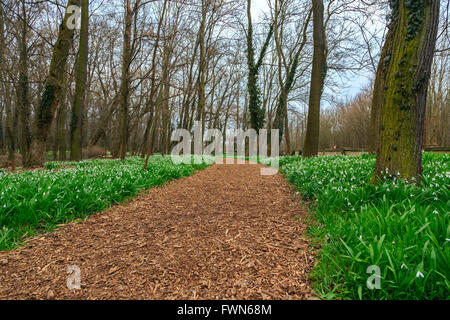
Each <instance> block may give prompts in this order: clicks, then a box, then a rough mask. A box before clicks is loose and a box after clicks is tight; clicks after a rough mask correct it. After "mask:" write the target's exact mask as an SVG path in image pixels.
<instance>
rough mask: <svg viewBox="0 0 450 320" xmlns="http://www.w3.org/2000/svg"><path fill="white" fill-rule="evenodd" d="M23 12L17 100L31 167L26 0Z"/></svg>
mask: <svg viewBox="0 0 450 320" xmlns="http://www.w3.org/2000/svg"><path fill="white" fill-rule="evenodd" d="M20 10H21V14H20V19H19V25H20V26H19V32H17V42H18V45H19V83H18V86H17V90H16V91H17V102H18V106H19V119H20V128H21V135H20V151H21V153H22V166H24V167H30V165H31V162H30V157H29V153H30V145H31V133H30V120H29V117H30V94H29V91H30V84H29V80H28V78H29V75H28V65H29V54H28V49H29V48H28V44H27V38H28V29H29V25H28V8H27V7H26V3H25V0H21V6H20Z"/></svg>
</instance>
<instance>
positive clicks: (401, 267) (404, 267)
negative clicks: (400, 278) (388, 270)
mask: <svg viewBox="0 0 450 320" xmlns="http://www.w3.org/2000/svg"><path fill="white" fill-rule="evenodd" d="M400 269H408V266H407V265H406V264H404V263H403V264H402V265H401V266H400Z"/></svg>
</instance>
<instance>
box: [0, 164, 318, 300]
mask: <svg viewBox="0 0 450 320" xmlns="http://www.w3.org/2000/svg"><path fill="white" fill-rule="evenodd" d="M306 216H307V213H306V210H305V209H304V207H303V206H302V205H301V203H300V200H299V199H298V196H297V195H296V194H295V192H294V190H293V187H292V186H290V185H289V184H288V183H287V182H286V181H285V180H284V179H283V178H282V176H281V175H280V174H277V175H274V176H261V175H260V165H256V164H245V165H214V166H211V167H209V168H207V169H205V170H203V171H200V172H198V173H196V174H195V175H193V176H190V177H188V178H184V179H180V180H177V181H173V182H170V183H168V184H166V185H165V186H163V187H161V188H153V189H150V190H149V191H148V192H147V193H142V194H141V195H140V196H138V197H136V198H134V199H133V200H130V201H129V202H128V203H126V204H122V205H118V206H114V207H112V208H111V209H109V210H106V211H104V212H101V213H98V214H95V215H92V216H89V217H88V218H87V219H85V220H84V221H82V222H81V223H70V224H68V225H66V226H63V227H61V228H59V229H57V230H55V231H53V232H50V233H47V234H43V235H40V236H39V237H36V238H34V239H32V240H31V241H29V242H27V245H26V246H25V247H23V248H19V249H16V250H13V251H10V252H0V298H1V299H308V298H311V297H312V296H313V295H312V294H311V288H310V283H309V281H308V278H307V274H308V271H309V270H310V269H311V267H312V265H313V262H314V256H313V253H311V249H310V247H309V246H308V242H307V240H306V236H305V230H306V223H305V219H306ZM294 217H296V219H294ZM73 265H75V266H77V267H79V270H80V279H81V289H72V290H69V289H68V287H67V279H68V277H69V276H71V275H70V274H68V273H67V269H68V267H69V266H73Z"/></svg>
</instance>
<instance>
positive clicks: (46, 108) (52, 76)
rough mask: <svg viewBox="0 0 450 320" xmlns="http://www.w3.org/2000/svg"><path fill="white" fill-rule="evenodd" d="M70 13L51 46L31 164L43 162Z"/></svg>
mask: <svg viewBox="0 0 450 320" xmlns="http://www.w3.org/2000/svg"><path fill="white" fill-rule="evenodd" d="M79 3H80V0H69V1H68V3H67V8H68V7H70V6H78V5H79ZM72 15H73V13H72V12H69V11H67V10H66V13H65V15H64V19H63V21H62V23H61V25H60V27H59V33H58V39H57V40H56V43H55V47H54V48H53V55H52V60H51V63H50V70H49V75H48V77H47V81H46V83H45V88H44V93H43V94H42V97H41V100H40V102H39V106H38V109H37V112H36V121H35V122H36V123H35V128H34V131H33V140H32V144H31V163H32V164H37V165H42V164H43V163H44V157H45V147H46V142H47V136H48V132H49V130H50V127H51V124H52V121H53V118H54V115H55V111H56V108H57V106H58V104H59V101H58V99H57V98H58V97H59V96H60V95H59V92H60V90H61V88H62V84H63V79H64V70H65V67H66V63H67V58H68V56H69V50H70V48H71V47H72V40H73V35H74V28H72V27H69V26H68V21H69V19H70V18H71V17H72Z"/></svg>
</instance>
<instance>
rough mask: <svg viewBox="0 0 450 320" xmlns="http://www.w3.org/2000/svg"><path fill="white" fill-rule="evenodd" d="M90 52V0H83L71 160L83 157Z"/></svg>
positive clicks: (71, 125) (71, 138) (73, 110)
mask: <svg viewBox="0 0 450 320" xmlns="http://www.w3.org/2000/svg"><path fill="white" fill-rule="evenodd" d="M88 53H89V0H81V30H80V46H79V49H78V56H77V62H76V79H75V97H74V102H73V105H72V121H71V123H70V144H71V145H70V160H72V161H80V160H81V159H82V156H83V155H82V150H83V148H82V143H83V114H84V104H85V97H86V80H87V63H88V55H89V54H88Z"/></svg>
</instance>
